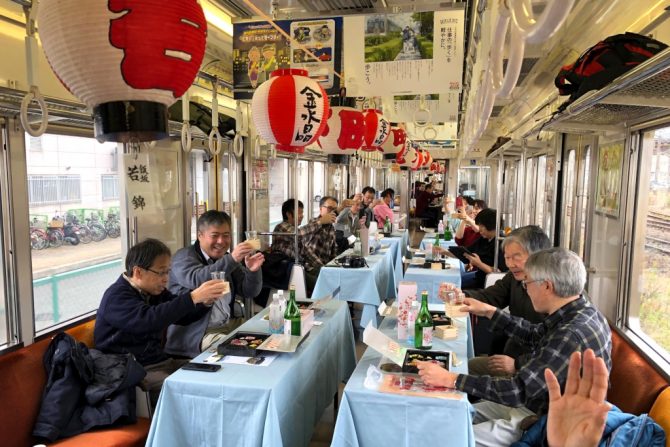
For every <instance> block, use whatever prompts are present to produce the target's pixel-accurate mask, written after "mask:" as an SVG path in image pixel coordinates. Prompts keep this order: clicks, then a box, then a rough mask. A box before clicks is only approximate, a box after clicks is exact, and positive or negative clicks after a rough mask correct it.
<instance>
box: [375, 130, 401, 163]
mask: <svg viewBox="0 0 670 447" xmlns="http://www.w3.org/2000/svg"><path fill="white" fill-rule="evenodd" d="M406 142H407V133H406V132H405V131H404V130H403V129H401V128H399V127H393V128H391V134H390V135H389V137H388V138H387V139H386V142H384V144H382V147H381V149H382V152H383V153H384V159H385V160H390V159H393V158H395V155H396V154H397V153H398V152H400V151H402V150H403V149H404V148H405V144H406Z"/></svg>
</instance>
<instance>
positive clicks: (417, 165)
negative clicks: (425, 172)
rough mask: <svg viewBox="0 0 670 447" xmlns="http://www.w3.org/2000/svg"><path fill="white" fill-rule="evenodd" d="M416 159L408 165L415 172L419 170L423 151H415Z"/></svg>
mask: <svg viewBox="0 0 670 447" xmlns="http://www.w3.org/2000/svg"><path fill="white" fill-rule="evenodd" d="M415 152H416V158H415V159H414V161H413V162H412V164H411V165H410V167H411V168H412V171H417V170H419V168H421V165H422V164H423V151H422V150H421V149H416V150H415Z"/></svg>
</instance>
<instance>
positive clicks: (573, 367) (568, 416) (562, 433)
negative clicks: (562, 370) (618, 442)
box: [544, 349, 610, 447]
mask: <svg viewBox="0 0 670 447" xmlns="http://www.w3.org/2000/svg"><path fill="white" fill-rule="evenodd" d="M580 359H581V354H580V353H579V352H575V353H573V354H572V355H571V356H570V364H569V366H568V378H567V381H566V384H565V393H564V394H563V395H562V396H561V387H560V385H559V384H558V380H556V376H555V375H554V373H553V372H552V371H551V370H550V369H548V368H547V369H545V370H544V380H546V382H547V389H548V390H549V415H548V416H547V441H548V442H549V446H550V447H591V446H597V445H598V443H599V442H600V438H601V437H602V434H603V430H604V428H605V421H606V419H607V412H608V411H609V409H610V405H609V404H608V403H606V402H605V396H606V394H607V378H608V372H607V366H606V365H605V362H604V360H603V359H601V358H596V356H595V354H594V353H593V350H591V349H587V350H586V352H584V364H583V375H582V377H581V378H580V377H579V366H580Z"/></svg>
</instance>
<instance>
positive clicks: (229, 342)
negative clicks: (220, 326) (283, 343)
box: [216, 332, 270, 357]
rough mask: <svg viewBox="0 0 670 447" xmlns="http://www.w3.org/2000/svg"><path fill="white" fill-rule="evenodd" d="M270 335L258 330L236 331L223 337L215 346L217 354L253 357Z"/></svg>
mask: <svg viewBox="0 0 670 447" xmlns="http://www.w3.org/2000/svg"><path fill="white" fill-rule="evenodd" d="M269 336H270V334H262V333H258V332H236V333H234V334H232V335H231V336H230V337H228V338H227V339H225V340H224V341H223V342H222V343H221V344H220V345H219V346H218V347H217V348H216V352H217V353H218V354H219V355H236V356H240V357H255V356H256V354H257V348H258V347H259V346H260V345H261V344H263V342H264V341H265V340H266V339H267V338H268V337H269Z"/></svg>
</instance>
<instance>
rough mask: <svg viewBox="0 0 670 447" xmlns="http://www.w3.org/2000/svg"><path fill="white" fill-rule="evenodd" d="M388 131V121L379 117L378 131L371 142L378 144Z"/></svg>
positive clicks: (383, 139)
mask: <svg viewBox="0 0 670 447" xmlns="http://www.w3.org/2000/svg"><path fill="white" fill-rule="evenodd" d="M389 131H390V128H389V123H388V121H386V120H385V119H380V120H379V132H377V138H375V141H374V142H373V144H372V145H373V146H380V145H381V144H382V143H383V142H384V141H385V140H386V137H387V136H388V134H389Z"/></svg>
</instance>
